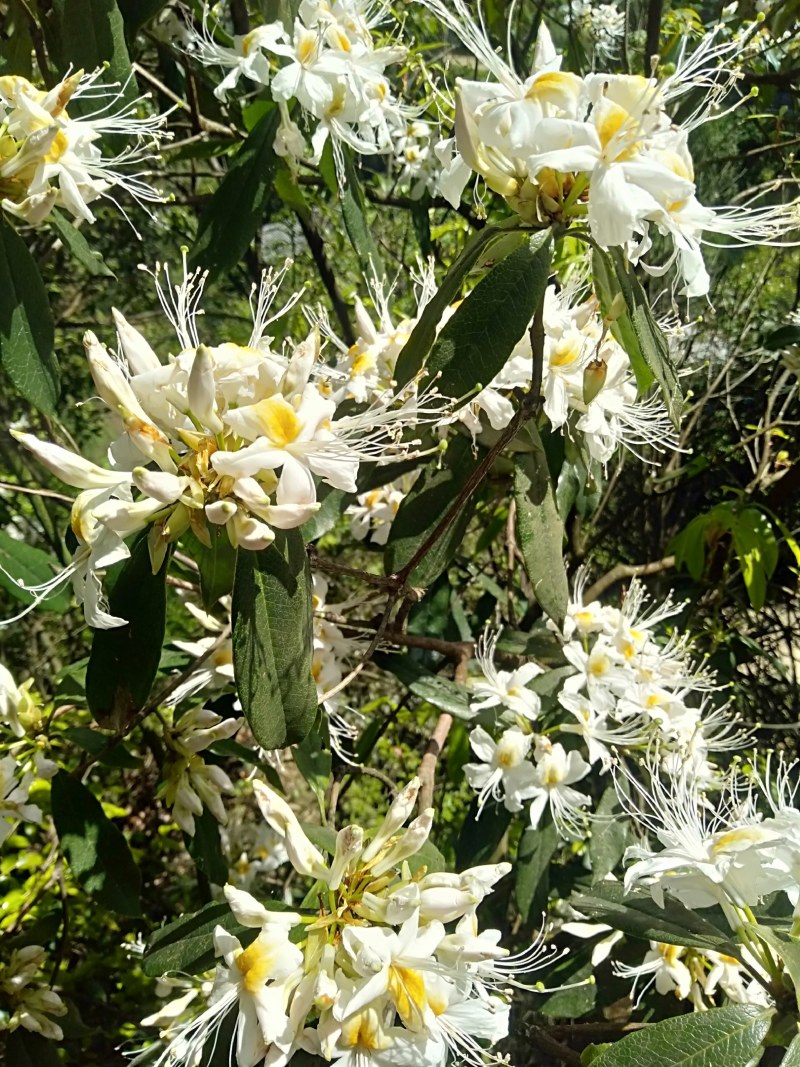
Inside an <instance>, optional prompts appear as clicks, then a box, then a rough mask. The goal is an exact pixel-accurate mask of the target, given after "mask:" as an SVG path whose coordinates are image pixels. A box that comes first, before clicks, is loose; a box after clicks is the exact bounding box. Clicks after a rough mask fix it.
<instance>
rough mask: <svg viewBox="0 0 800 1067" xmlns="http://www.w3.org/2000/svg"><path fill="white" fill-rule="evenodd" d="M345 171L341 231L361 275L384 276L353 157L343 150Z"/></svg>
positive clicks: (370, 276)
mask: <svg viewBox="0 0 800 1067" xmlns="http://www.w3.org/2000/svg"><path fill="white" fill-rule="evenodd" d="M344 172H345V186H344V189H343V191H342V198H341V199H342V218H343V219H344V228H345V229H346V230H347V236H348V237H349V238H350V244H351V245H352V246H353V248H354V249H355V253H356V255H357V256H358V264H359V266H360V267H361V271H362V273H363V274H364V276H365V277H367V278H373V277H375V278H380V277H381V276H382V275H383V262H382V260H381V254H380V252H379V251H378V245H377V242H376V241H375V238H374V237H373V235H372V229H371V228H370V225H369V222H368V221H367V205H366V200H365V199H364V193H363V191H362V189H361V182H360V181H359V180H358V174H357V172H356V168H355V167H354V166H353V156H352V153H351V152H350V151H349V149H347V148H345V149H344Z"/></svg>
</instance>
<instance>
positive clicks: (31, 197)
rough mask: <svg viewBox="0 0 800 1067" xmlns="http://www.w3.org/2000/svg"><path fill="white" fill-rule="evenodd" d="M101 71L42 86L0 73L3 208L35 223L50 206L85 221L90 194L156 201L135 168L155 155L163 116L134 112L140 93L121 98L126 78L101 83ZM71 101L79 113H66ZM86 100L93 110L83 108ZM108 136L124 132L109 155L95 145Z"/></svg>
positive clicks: (91, 219)
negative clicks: (124, 143)
mask: <svg viewBox="0 0 800 1067" xmlns="http://www.w3.org/2000/svg"><path fill="white" fill-rule="evenodd" d="M104 74H105V71H104V70H103V69H102V68H100V69H98V70H96V71H94V72H93V73H91V74H84V72H83V71H82V70H80V71H77V72H76V73H74V74H70V75H69V76H68V77H66V78H64V79H63V80H62V81H60V82H59V83H58V84H57V85H54V86H53V88H52V89H49V90H47V91H45V90H40V89H37V88H36V87H35V86H34V85H32V84H31V83H30V82H29V81H27V79H25V78H23V77H21V76H19V75H16V74H7V75H4V76H3V77H2V78H0V124H1V125H2V127H3V148H2V152H0V186H1V187H2V190H3V199H2V208H3V210H5V211H7V212H8V213H9V214H11V215H15V216H17V217H18V218H21V219H24V220H25V221H26V222H29V223H34V224H35V223H37V222H41V221H42V220H43V219H44V218H46V217H47V215H49V214H50V211H51V210H52V209H53V207H56V206H58V207H63V208H65V209H66V210H67V211H68V212H69V213H70V214H71V215H73V216H74V217H75V218H76V219H83V220H85V221H86V222H89V223H91V222H94V215H93V214H92V211H91V209H90V208H89V204H90V203H92V202H93V201H94V200H96V199H97V198H98V197H105V198H106V199H109V200H111V201H113V202H114V203H116V199H115V190H116V189H117V188H120V189H124V190H125V191H127V192H129V193H130V194H131V195H132V196H133V197H134V199H135V200H137V202H138V203H139V204H140V205H141V206H145V205H146V204H147V203H148V202H149V203H161V202H163V199H164V198H163V197H162V196H161V194H160V193H159V192H157V191H156V190H155V189H154V188H152V187H151V186H150V185H148V184H147V182H145V181H144V180H143V178H144V172H143V171H142V170H141V167H142V164H143V163H145V162H147V161H148V160H151V159H154V158H156V155H154V154H153V150H154V149H157V148H158V145H159V142H160V141H161V140H163V139H164V138H165V137H167V136H168V135H167V134H166V133H165V132H164V129H163V126H164V123H165V121H166V116H165V115H158V116H154V117H152V118H138V117H137V112H138V111H139V110H140V107H141V104H142V103H143V102H144V100H145V97H139V98H137V99H136V100H132V101H127V102H126V101H125V95H126V89H127V84H126V85H125V86H119V85H117V84H110V85H103V83H102V81H101V78H102V77H103V75H104ZM73 100H74V101H78V100H81V101H82V102H83V113H82V115H81V117H80V118H71V117H70V116H69V114H68V112H67V105H68V104H69V103H70V101H73ZM89 103H93V104H94V105H95V107H94V110H89V109H88V107H87V105H88V104H89ZM109 135H111V136H116V137H119V136H122V137H125V138H128V139H129V143H128V144H127V146H126V147H125V148H123V149H122V151H121V152H120V153H119V154H118V155H116V156H112V157H108V156H105V155H103V151H102V148H101V147H100V145H101V142H102V141H103V139H104V138H105V137H107V136H109ZM126 217H127V216H126Z"/></svg>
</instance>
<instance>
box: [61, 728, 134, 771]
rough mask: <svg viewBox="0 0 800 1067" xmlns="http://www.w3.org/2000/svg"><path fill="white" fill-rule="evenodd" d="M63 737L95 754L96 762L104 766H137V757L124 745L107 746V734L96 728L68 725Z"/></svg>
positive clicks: (85, 750)
mask: <svg viewBox="0 0 800 1067" xmlns="http://www.w3.org/2000/svg"><path fill="white" fill-rule="evenodd" d="M64 737H65V738H66V739H67V740H68V741H71V742H72V743H73V745H78V746H79V747H80V748H82V749H83V750H84V752H90V753H91V754H92V755H93V756H97V758H98V762H99V763H102V764H104V765H105V766H106V767H126V768H128V769H130V768H132V767H139V766H140V765H141V760H139V759H137V758H136V756H134V755H133V754H132V753H131V752H129V751H128V749H127V748H125V746H124V745H122V744H119V745H115V746H114V747H113V748H108V742H109V735H108V734H101V733H100V732H99V731H98V730H91V729H89V727H88V726H69V727H67V729H66V730H65V731H64Z"/></svg>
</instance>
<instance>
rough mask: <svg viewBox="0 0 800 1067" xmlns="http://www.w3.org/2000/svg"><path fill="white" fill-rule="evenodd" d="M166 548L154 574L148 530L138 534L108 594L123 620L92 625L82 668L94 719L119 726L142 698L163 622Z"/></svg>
mask: <svg viewBox="0 0 800 1067" xmlns="http://www.w3.org/2000/svg"><path fill="white" fill-rule="evenodd" d="M168 567H169V553H167V555H166V557H165V558H164V562H163V563H162V564H161V569H160V570H159V571H158V573H157V574H153V568H152V566H151V565H150V552H149V551H148V547H147V536H146V535H142V536H140V537H139V539H138V540H137V542H136V543H135V545H134V546H133V548H132V550H131V555H130V558H129V559H127V560H126V561H125V562H124V563H123V565H122V569H121V570H120V572H119V575H118V576H117V580H116V583H115V584H114V588H113V589H112V590H111V593H110V595H109V598H108V606H109V611H110V612H111V614H112V615H117V616H118V617H119V618H122V619H127V620H128V621H127V623H126V624H125V625H124V626H115V627H113V629H110V630H95V632H94V638H93V640H92V651H91V654H90V656H89V665H88V667H87V669H86V699H87V702H88V704H89V710H90V711H91V713H92V715H93V716H94V717H95V719H96V720H97V722H98V723H99V724H100V725H101V726H103V727H105V728H107V729H111V730H122V729H124V728H125V727H126V726H127V725H128V724H129V723H130V722H131V720H132V719H133V718H134V717H135V715H136V714H137V713H138V712H139V711H141V709H142V708H143V707H144V706H145V704H146V703H147V700H148V697H149V696H150V691H151V689H152V688H153V681H154V680H155V677H156V672H157V671H158V664H159V660H160V658H161V646H162V644H163V642H164V629H165V623H166V609H167V590H166V577H167V569H168Z"/></svg>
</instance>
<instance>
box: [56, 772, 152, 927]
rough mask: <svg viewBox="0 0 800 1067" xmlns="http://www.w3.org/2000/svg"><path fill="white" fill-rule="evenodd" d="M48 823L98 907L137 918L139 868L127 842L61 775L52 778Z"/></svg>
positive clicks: (83, 790) (97, 804)
mask: <svg viewBox="0 0 800 1067" xmlns="http://www.w3.org/2000/svg"><path fill="white" fill-rule="evenodd" d="M51 802H52V808H53V822H54V824H55V828H56V833H57V834H58V839H59V842H60V844H61V849H62V851H63V853H64V855H65V857H66V859H67V863H68V864H69V866H70V870H71V871H72V873H73V875H74V876H75V880H76V881H77V882H78V884H79V885H80V886H81V887H82V888H83V889H84V890H85V892H87V893H88V894H89V896H91V897H93V898H94V899H95V900H96V901H97V902H98V903H100V904H102V905H103V907H105V908H109V909H110V910H111V911H116V912H119V913H120V914H122V915H134V916H136V915H141V913H142V909H141V904H140V901H139V889H140V876H139V868H138V867H137V866H136V863H135V862H134V859H133V856H132V855H131V851H130V849H129V848H128V842H127V841H126V840H125V837H124V836H123V834H122V833H121V831H120V830H118V829H117V827H116V826H115V825H114V824H113V823H112V822H111V820H110V819H108V818H106V816H105V814H104V812H103V809H102V807H101V805H100V802H99V801H98V800H97V798H96V797H95V796H94V795H93V794H92V793H91V792H90V791H89V790H88V789H87V788H86V786H84V785H81V783H80V782H79V781H78V780H77V779H76V778H73V777H71V775H69V774H68V773H67V772H66V771H59V772H58V774H57V775H56V776H55V778H53V782H52V792H51Z"/></svg>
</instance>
